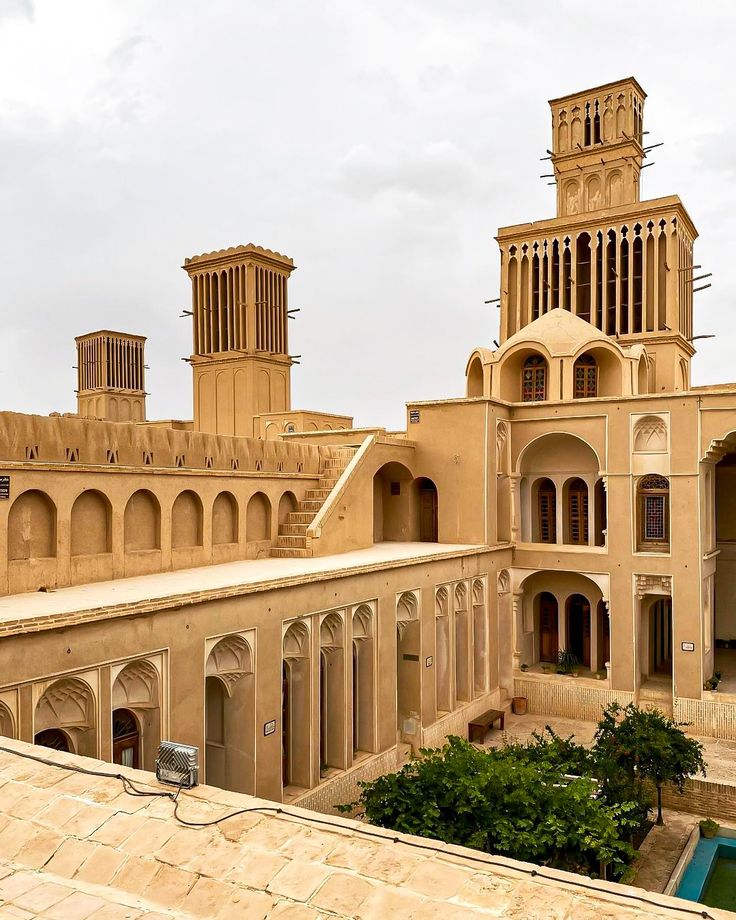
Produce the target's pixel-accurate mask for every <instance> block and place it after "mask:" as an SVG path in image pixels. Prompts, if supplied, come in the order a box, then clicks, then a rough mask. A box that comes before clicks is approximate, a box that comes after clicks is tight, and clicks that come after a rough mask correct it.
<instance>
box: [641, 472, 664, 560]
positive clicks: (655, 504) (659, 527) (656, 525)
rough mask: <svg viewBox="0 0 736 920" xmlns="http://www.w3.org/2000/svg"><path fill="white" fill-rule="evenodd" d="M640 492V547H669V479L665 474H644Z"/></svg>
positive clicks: (659, 548) (653, 548) (662, 548)
mask: <svg viewBox="0 0 736 920" xmlns="http://www.w3.org/2000/svg"><path fill="white" fill-rule="evenodd" d="M638 493H639V502H638V507H639V549H644V550H647V549H649V550H655V551H662V550H666V549H669V543H670V520H669V518H670V508H669V505H670V503H669V498H670V484H669V481H668V480H667V479H666V478H665V477H664V476H644V477H642V479H640V480H639V486H638Z"/></svg>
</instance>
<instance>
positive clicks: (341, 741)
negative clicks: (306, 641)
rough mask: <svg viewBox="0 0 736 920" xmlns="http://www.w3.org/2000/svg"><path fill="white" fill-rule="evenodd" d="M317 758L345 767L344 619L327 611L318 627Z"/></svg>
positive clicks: (338, 767)
mask: <svg viewBox="0 0 736 920" xmlns="http://www.w3.org/2000/svg"><path fill="white" fill-rule="evenodd" d="M319 646H320V658H319V714H320V722H319V726H320V727H319V761H320V765H321V766H322V765H324V766H326V767H336V768H337V769H341V770H342V769H345V767H346V766H347V763H346V753H347V751H346V744H345V737H346V729H347V708H346V705H345V703H346V700H345V676H346V675H345V623H344V620H343V618H342V616H341V615H340V614H338V613H329V614H327V616H325V617H324V619H323V620H322V622H321V623H320V628H319Z"/></svg>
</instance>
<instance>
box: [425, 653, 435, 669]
mask: <svg viewBox="0 0 736 920" xmlns="http://www.w3.org/2000/svg"><path fill="white" fill-rule="evenodd" d="M433 664H434V658H433V657H432V656H431V655H428V656H427V660H426V661H425V662H424V666H425V667H426V668H431V667H432V665H433Z"/></svg>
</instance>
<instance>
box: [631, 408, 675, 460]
mask: <svg viewBox="0 0 736 920" xmlns="http://www.w3.org/2000/svg"><path fill="white" fill-rule="evenodd" d="M667 450H668V444H667V423H666V422H665V421H664V419H663V418H660V416H658V415H645V416H644V417H643V418H640V419H638V420H637V421H636V423H635V425H634V451H635V452H636V453H647V454H659V453H666V452H667Z"/></svg>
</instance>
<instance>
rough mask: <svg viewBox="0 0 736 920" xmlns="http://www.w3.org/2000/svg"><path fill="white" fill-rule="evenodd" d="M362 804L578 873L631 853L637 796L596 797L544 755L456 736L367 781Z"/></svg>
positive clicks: (426, 830)
mask: <svg viewBox="0 0 736 920" xmlns="http://www.w3.org/2000/svg"><path fill="white" fill-rule="evenodd" d="M361 785H362V787H363V791H362V794H361V796H360V800H359V802H358V803H353V804H352V805H351V806H345V810H347V809H348V808H353V807H355V806H356V805H357V806H358V807H359V808H360V809H361V810H362V811H363V813H364V814H365V816H366V817H367V818H368V820H369V821H370V822H371V823H372V824H377V825H379V826H380V827H390V828H393V829H394V830H398V831H404V832H406V833H409V834H416V835H418V836H421V837H434V838H437V839H440V840H443V841H445V842H446V843H454V844H459V845H463V846H470V847H474V848H476V849H479V850H485V851H486V852H488V853H499V854H502V855H503V856H509V857H511V858H514V859H523V860H530V861H532V862H537V863H540V864H543V865H551V866H556V867H559V868H565V869H570V870H573V871H578V872H586V873H593V872H597V871H598V868H599V865H600V864H601V863H604V864H606V865H610V866H612V868H613V869H614V871H617V870H620V869H622V868H623V867H624V866H625V865H626V864H627V863H628V862H629V860H630V858H631V856H632V850H631V847H630V845H629V844H628V843H626V842H625V839H624V838H625V837H626V836H627V835H628V833H629V832H630V831H631V829H633V827H634V826H635V825H636V823H637V821H636V818H635V817H632V808H631V806H630V805H629V804H628V803H622V804H617V805H609V804H607V803H605V802H603V801H600V800H599V799H597V798H596V797H595V793H596V791H597V784H596V783H595V781H594V780H593V779H591V778H589V777H579V778H576V779H571V780H566V779H564V778H563V773H562V771H561V770H560V768H559V767H558V766H556V765H554V763H552V762H546V761H545V759H544V758H543V757H540V758H539V759H538V761H536V762H534V760H533V759H531V758H529V759H525V757H524V755H523V754H521V753H518V754H512V753H511V752H510V750H509V749H504V748H502V749H498V750H495V749H491V750H479V749H478V748H475V747H474V746H473V745H472V744H469V743H468V742H467V741H464V740H462V739H461V738H455V737H451V738H449V740H448V742H447V744H446V745H445V746H444V747H443V748H442V749H441V750H432V751H423V752H422V756H421V757H420V758H419V759H417V760H415V761H411V762H410V763H408V764H406V765H405V766H404V767H403V768H402V769H401V770H400V771H399V772H398V773H390V774H387V775H386V776H381V777H379V778H378V779H377V780H374V781H373V782H370V783H363V784H361Z"/></svg>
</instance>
